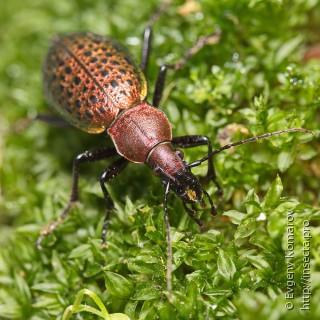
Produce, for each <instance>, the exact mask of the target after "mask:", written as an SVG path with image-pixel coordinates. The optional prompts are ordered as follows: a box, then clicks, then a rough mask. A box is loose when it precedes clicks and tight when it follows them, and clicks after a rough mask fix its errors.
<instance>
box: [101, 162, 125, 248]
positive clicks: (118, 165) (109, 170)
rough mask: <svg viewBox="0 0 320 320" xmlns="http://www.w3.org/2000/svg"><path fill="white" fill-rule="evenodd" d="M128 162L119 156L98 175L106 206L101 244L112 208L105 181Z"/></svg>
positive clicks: (103, 240)
mask: <svg viewBox="0 0 320 320" xmlns="http://www.w3.org/2000/svg"><path fill="white" fill-rule="evenodd" d="M127 164H128V160H126V159H125V158H120V159H118V160H116V161H114V162H112V163H111V164H110V165H109V167H108V168H107V169H106V170H104V171H103V173H102V174H101V176H100V186H101V189H102V192H103V196H104V200H105V207H106V215H105V218H104V223H103V227H102V235H101V238H102V246H106V235H107V227H108V224H109V218H110V213H111V211H112V210H113V208H114V203H113V200H112V199H111V197H110V194H109V192H108V190H107V188H106V186H105V183H106V182H107V181H110V180H111V179H113V178H114V177H116V176H117V175H118V174H119V173H120V172H121V171H122V170H123V169H124V168H125V167H126V165H127Z"/></svg>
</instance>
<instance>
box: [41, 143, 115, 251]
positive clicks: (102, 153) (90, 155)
mask: <svg viewBox="0 0 320 320" xmlns="http://www.w3.org/2000/svg"><path fill="white" fill-rule="evenodd" d="M117 154H118V153H117V150H116V149H115V148H102V149H96V150H92V151H86V152H83V153H80V154H78V155H77V156H76V157H75V158H74V159H73V166H72V190H71V195H70V199H69V202H68V205H67V206H66V207H65V209H64V210H63V211H62V213H61V215H60V217H59V218H58V219H57V220H56V221H52V222H50V223H49V225H48V226H47V227H45V228H44V229H43V230H42V231H41V235H40V237H39V238H38V240H37V243H36V246H37V248H38V249H41V248H42V247H41V243H42V241H43V240H44V239H45V237H46V236H47V235H48V234H49V233H51V232H53V230H54V229H55V228H56V227H57V226H58V225H59V224H61V223H62V222H63V220H65V219H66V217H67V216H68V214H69V212H70V210H71V209H72V207H73V206H74V205H75V203H76V202H77V201H78V200H79V165H80V164H81V163H87V162H95V161H99V160H103V159H107V158H110V157H113V156H115V155H117Z"/></svg>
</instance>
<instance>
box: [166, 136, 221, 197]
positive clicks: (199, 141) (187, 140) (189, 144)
mask: <svg viewBox="0 0 320 320" xmlns="http://www.w3.org/2000/svg"><path fill="white" fill-rule="evenodd" d="M171 142H172V144H173V146H174V147H176V148H194V147H198V146H203V145H207V146H208V156H209V157H208V171H207V181H208V182H209V181H213V183H214V184H215V186H216V187H217V193H218V195H219V196H220V197H221V196H222V193H223V192H222V188H221V186H220V184H219V183H218V181H217V175H216V172H215V169H214V164H213V158H212V157H213V156H212V155H211V153H212V145H211V141H210V140H209V138H208V137H207V136H195V135H194V136H181V137H174V138H172V140H171Z"/></svg>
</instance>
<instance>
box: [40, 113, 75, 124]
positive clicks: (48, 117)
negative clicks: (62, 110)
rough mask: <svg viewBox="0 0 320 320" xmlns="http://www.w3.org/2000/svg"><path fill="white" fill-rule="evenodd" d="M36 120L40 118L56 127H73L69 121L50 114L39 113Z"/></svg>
mask: <svg viewBox="0 0 320 320" xmlns="http://www.w3.org/2000/svg"><path fill="white" fill-rule="evenodd" d="M35 120H40V121H43V122H46V123H49V124H51V125H53V126H55V127H72V126H71V124H70V123H69V122H68V121H65V120H63V119H61V118H59V117H56V116H52V115H48V114H37V115H36V117H35Z"/></svg>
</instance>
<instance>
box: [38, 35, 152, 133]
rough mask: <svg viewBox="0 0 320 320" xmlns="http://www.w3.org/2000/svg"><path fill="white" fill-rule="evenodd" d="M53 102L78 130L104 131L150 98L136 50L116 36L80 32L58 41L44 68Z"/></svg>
mask: <svg viewBox="0 0 320 320" xmlns="http://www.w3.org/2000/svg"><path fill="white" fill-rule="evenodd" d="M43 79H44V80H43V85H44V90H45V94H46V97H47V100H48V101H49V102H50V103H51V104H52V105H53V106H54V107H55V109H56V110H57V111H58V112H59V113H60V114H61V116H63V118H64V119H66V120H67V121H69V122H70V123H71V124H72V125H74V126H76V127H77V128H79V129H81V130H83V131H86V132H89V133H101V132H103V131H105V129H106V128H108V126H109V125H110V123H111V122H112V121H113V120H114V119H115V117H116V116H117V115H118V113H119V111H121V110H123V109H126V108H130V107H131V106H133V105H135V104H137V103H139V102H140V101H142V100H143V99H145V97H146V93H147V84H146V80H145V78H144V75H143V73H142V71H141V70H140V68H139V67H138V66H137V64H136V63H135V61H134V59H133V58H132V57H131V55H130V53H129V52H128V51H127V50H126V49H125V48H124V47H123V46H122V45H121V44H119V43H118V42H117V41H116V40H113V39H110V38H107V37H104V36H101V35H97V34H93V33H88V32H84V33H74V34H69V35H66V36H61V37H56V38H55V39H54V40H53V41H52V45H51V47H50V49H49V52H48V55H47V58H46V60H45V63H44V67H43Z"/></svg>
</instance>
